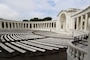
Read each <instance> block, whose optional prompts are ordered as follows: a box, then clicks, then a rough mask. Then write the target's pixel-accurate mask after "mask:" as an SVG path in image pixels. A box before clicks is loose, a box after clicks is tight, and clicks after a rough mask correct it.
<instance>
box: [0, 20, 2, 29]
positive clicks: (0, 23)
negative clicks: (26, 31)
mask: <svg viewBox="0 0 90 60" xmlns="http://www.w3.org/2000/svg"><path fill="white" fill-rule="evenodd" d="M0 29H2V21H0Z"/></svg>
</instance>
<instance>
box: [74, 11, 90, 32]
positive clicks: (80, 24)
mask: <svg viewBox="0 0 90 60" xmlns="http://www.w3.org/2000/svg"><path fill="white" fill-rule="evenodd" d="M89 18H90V12H89V13H86V14H83V15H81V16H77V17H75V18H74V19H75V21H76V22H75V26H74V27H75V29H76V30H81V31H86V30H88V29H87V28H88V20H89Z"/></svg>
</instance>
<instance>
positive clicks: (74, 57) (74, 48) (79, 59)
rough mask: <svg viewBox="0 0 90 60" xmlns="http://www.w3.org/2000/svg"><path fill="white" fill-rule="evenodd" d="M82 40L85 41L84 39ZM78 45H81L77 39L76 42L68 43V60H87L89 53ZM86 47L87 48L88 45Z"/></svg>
mask: <svg viewBox="0 0 90 60" xmlns="http://www.w3.org/2000/svg"><path fill="white" fill-rule="evenodd" d="M80 37H81V36H80ZM85 38H86V39H87V36H85ZM81 39H82V40H84V39H83V38H81ZM80 41H81V40H80ZM75 43H76V44H75ZM78 44H79V41H78V40H75V39H74V41H71V42H69V43H68V49H67V60H86V59H87V51H86V50H85V49H83V48H81V47H79V46H78ZM85 46H86V47H87V45H85Z"/></svg>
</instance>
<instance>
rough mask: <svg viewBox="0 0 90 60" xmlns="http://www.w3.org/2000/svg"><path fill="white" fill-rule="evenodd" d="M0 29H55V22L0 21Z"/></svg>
mask: <svg viewBox="0 0 90 60" xmlns="http://www.w3.org/2000/svg"><path fill="white" fill-rule="evenodd" d="M0 25H1V28H0V29H39V28H40V29H43V28H56V21H51V22H12V21H11V22H10V21H9V22H8V21H1V22H0Z"/></svg>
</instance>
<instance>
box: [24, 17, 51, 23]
mask: <svg viewBox="0 0 90 60" xmlns="http://www.w3.org/2000/svg"><path fill="white" fill-rule="evenodd" d="M50 20H52V18H51V17H45V18H43V19H41V18H37V17H34V18H32V19H30V20H26V19H24V20H23V21H25V22H27V21H50Z"/></svg>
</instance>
